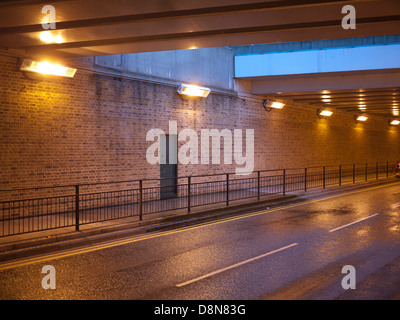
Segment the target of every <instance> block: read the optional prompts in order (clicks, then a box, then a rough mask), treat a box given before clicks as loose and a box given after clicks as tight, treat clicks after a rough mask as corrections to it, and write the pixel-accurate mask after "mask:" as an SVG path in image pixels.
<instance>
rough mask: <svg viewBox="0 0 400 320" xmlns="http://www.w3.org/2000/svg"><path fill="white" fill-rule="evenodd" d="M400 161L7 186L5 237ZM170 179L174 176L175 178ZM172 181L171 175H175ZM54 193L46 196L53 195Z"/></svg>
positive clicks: (289, 186)
mask: <svg viewBox="0 0 400 320" xmlns="http://www.w3.org/2000/svg"><path fill="white" fill-rule="evenodd" d="M395 163H396V162H395V161H394V162H385V163H373V164H370V163H361V164H350V165H337V166H323V167H309V168H303V169H281V170H261V171H255V172H253V173H252V174H250V175H248V176H235V175H234V174H233V173H224V174H214V175H203V176H190V177H178V178H176V179H174V180H175V181H176V182H177V183H174V185H173V186H160V184H161V183H160V182H161V179H146V180H135V181H125V182H112V183H97V184H81V185H73V186H60V187H46V188H29V189H12V190H2V191H1V192H0V196H1V198H0V199H1V201H0V236H1V237H4V236H9V235H15V234H21V233H27V232H34V231H42V230H49V229H54V228H63V227H75V229H76V230H79V227H80V226H81V225H85V224H90V223H95V222H101V221H107V220H113V219H122V218H130V217H136V218H137V220H139V221H140V220H142V219H143V216H144V215H150V214H155V213H160V212H166V211H172V210H181V211H182V212H183V213H186V212H187V213H190V212H191V211H192V209H193V208H196V207H206V206H209V205H213V204H224V205H225V206H230V205H231V204H232V203H235V202H236V203H237V202H238V201H240V200H244V199H254V200H255V201H260V200H262V199H265V197H266V196H269V195H272V194H283V195H286V193H288V192H294V191H307V190H309V189H316V188H326V187H327V186H332V185H339V186H340V185H342V184H349V183H357V182H360V181H368V180H371V179H376V180H377V179H387V178H389V177H392V176H394V175H395V173H396V171H395V169H394V168H393V166H394V164H395ZM169 179H170V178H169ZM170 180H171V179H170ZM49 194H51V196H50V197H49V196H45V195H49Z"/></svg>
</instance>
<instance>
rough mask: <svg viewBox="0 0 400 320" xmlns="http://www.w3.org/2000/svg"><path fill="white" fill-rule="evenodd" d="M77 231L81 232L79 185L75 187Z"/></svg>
mask: <svg viewBox="0 0 400 320" xmlns="http://www.w3.org/2000/svg"><path fill="white" fill-rule="evenodd" d="M75 231H79V185H76V186H75Z"/></svg>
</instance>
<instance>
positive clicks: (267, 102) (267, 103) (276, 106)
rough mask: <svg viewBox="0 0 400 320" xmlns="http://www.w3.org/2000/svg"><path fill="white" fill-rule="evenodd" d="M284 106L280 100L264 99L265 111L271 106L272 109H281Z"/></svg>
mask: <svg viewBox="0 0 400 320" xmlns="http://www.w3.org/2000/svg"><path fill="white" fill-rule="evenodd" d="M284 106H285V104H284V103H282V102H278V101H271V100H265V101H264V108H265V110H267V111H270V110H271V108H273V109H283V107H284Z"/></svg>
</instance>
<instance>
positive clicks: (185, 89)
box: [178, 84, 211, 98]
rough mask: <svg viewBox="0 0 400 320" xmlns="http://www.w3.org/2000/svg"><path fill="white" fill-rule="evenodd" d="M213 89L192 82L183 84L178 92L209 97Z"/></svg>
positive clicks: (191, 95)
mask: <svg viewBox="0 0 400 320" xmlns="http://www.w3.org/2000/svg"><path fill="white" fill-rule="evenodd" d="M210 92H211V89H209V88H206V87H199V86H196V85H192V84H181V85H180V86H179V88H178V93H179V94H181V95H185V96H190V97H201V98H207V96H208V95H209V94H210Z"/></svg>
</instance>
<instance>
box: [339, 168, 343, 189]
mask: <svg viewBox="0 0 400 320" xmlns="http://www.w3.org/2000/svg"><path fill="white" fill-rule="evenodd" d="M341 185H342V165H341V164H340V165H339V186H341Z"/></svg>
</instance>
